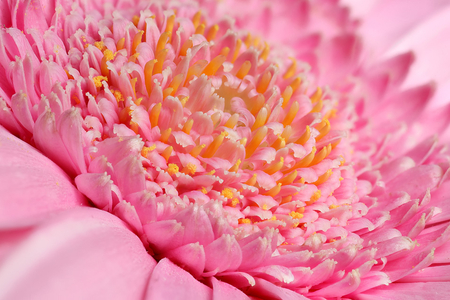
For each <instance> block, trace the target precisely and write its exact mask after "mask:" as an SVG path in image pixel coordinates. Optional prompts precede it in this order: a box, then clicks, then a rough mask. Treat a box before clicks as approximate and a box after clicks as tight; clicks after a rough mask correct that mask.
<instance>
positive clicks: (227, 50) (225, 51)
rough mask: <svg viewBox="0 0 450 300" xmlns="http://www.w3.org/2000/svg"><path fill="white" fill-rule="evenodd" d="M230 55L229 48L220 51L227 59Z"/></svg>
mask: <svg viewBox="0 0 450 300" xmlns="http://www.w3.org/2000/svg"><path fill="white" fill-rule="evenodd" d="M229 53H230V48H228V47H225V48H222V50H220V54H221V55H223V56H225V57H228V54H229Z"/></svg>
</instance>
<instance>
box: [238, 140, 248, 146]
mask: <svg viewBox="0 0 450 300" xmlns="http://www.w3.org/2000/svg"><path fill="white" fill-rule="evenodd" d="M239 144H241V145H242V146H244V147H245V145H247V138H242V139H241V140H240V141H239Z"/></svg>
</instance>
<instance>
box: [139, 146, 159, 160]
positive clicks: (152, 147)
mask: <svg viewBox="0 0 450 300" xmlns="http://www.w3.org/2000/svg"><path fill="white" fill-rule="evenodd" d="M155 149H156V145H152V146H151V147H145V146H144V147H142V150H141V155H142V156H143V157H147V154H148V153H149V152H151V151H153V150H155Z"/></svg>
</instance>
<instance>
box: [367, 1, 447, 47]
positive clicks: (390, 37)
mask: <svg viewBox="0 0 450 300" xmlns="http://www.w3.org/2000/svg"><path fill="white" fill-rule="evenodd" d="M359 2H360V1H359ZM447 5H448V1H446V0H430V1H422V0H411V1H402V0H378V1H376V4H375V5H373V7H372V8H371V9H370V11H369V13H368V14H367V15H366V16H365V17H364V19H363V23H362V26H361V33H362V35H363V36H369V37H370V38H368V39H367V40H366V44H367V49H371V51H372V52H373V53H374V54H381V53H383V51H385V50H386V49H388V47H389V46H391V45H393V44H394V43H395V42H396V41H398V40H399V39H401V38H402V37H404V36H405V35H407V34H408V32H409V31H411V29H412V28H414V26H416V25H417V24H420V23H421V22H424V21H425V20H427V19H428V18H430V19H431V18H433V17H434V13H436V12H438V11H440V10H442V9H443V8H444V7H446V6H447ZM408 49H410V48H408Z"/></svg>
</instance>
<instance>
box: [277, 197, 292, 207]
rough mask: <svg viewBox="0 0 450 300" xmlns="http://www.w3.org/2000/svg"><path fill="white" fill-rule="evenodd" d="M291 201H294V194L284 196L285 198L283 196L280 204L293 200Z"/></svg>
mask: <svg viewBox="0 0 450 300" xmlns="http://www.w3.org/2000/svg"><path fill="white" fill-rule="evenodd" d="M291 201H292V196H291V195H289V196H286V197H284V198H281V202H280V205H282V204H285V203H289V202H291Z"/></svg>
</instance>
